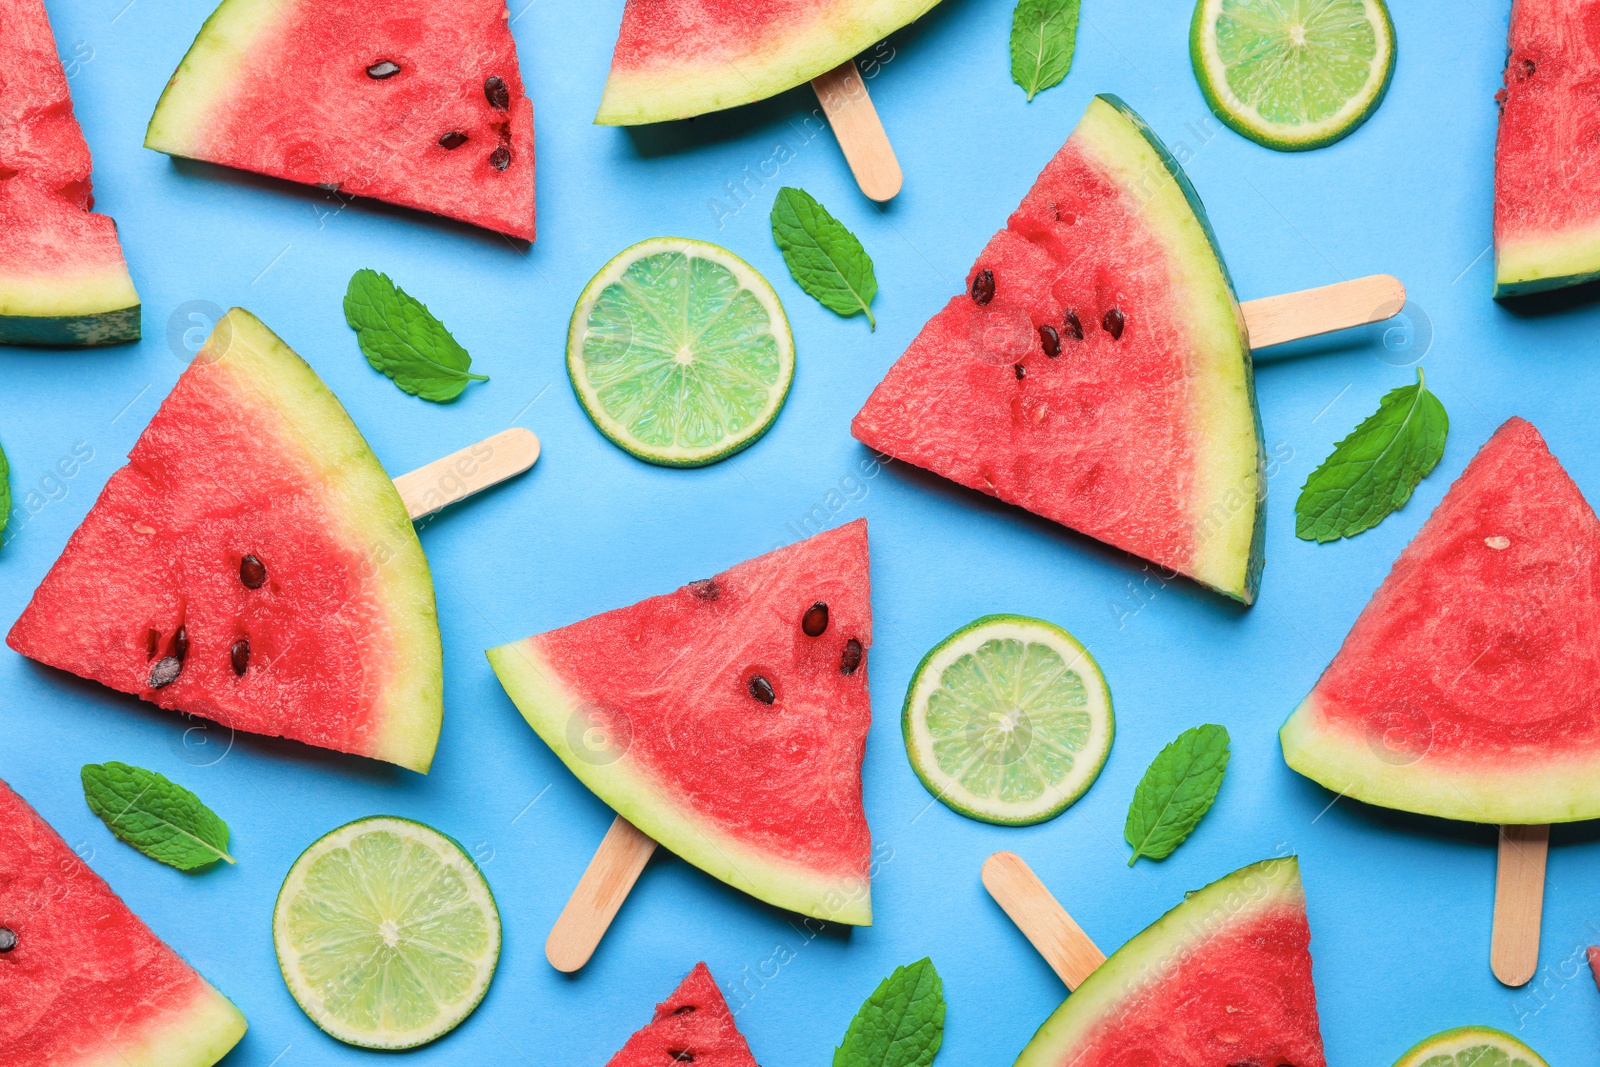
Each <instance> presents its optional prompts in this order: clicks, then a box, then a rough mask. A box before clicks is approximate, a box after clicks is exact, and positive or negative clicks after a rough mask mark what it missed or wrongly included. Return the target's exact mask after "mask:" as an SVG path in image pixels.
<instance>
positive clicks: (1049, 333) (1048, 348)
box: [1039, 322, 1061, 359]
mask: <svg viewBox="0 0 1600 1067" xmlns="http://www.w3.org/2000/svg"><path fill="white" fill-rule="evenodd" d="M1039 345H1040V347H1042V348H1043V349H1044V354H1045V355H1047V356H1049V357H1050V358H1051V359H1055V358H1056V357H1057V356H1059V355H1060V354H1061V335H1060V334H1059V333H1056V328H1055V327H1054V326H1052V325H1050V324H1049V323H1048V322H1047V323H1045V324H1044V325H1043V326H1040V327H1039Z"/></svg>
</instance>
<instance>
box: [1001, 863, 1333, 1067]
mask: <svg viewBox="0 0 1600 1067" xmlns="http://www.w3.org/2000/svg"><path fill="white" fill-rule="evenodd" d="M1325 1063H1326V1061H1325V1060H1324V1059H1323V1055H1322V1034H1321V1031H1320V1030H1319V1029H1318V1025H1317V993H1316V989H1315V988H1314V987H1313V986H1312V984H1311V928H1310V926H1309V925H1308V924H1307V922H1306V901H1305V890H1304V889H1303V888H1302V887H1301V885H1300V864H1299V862H1298V861H1297V860H1296V859H1295V858H1294V857H1293V856H1290V857H1288V858H1285V859H1275V860H1263V861H1261V862H1260V863H1255V864H1251V865H1250V866H1248V867H1244V868H1241V869H1240V870H1237V871H1235V872H1233V873H1232V874H1230V875H1228V876H1227V877H1225V878H1221V879H1218V880H1217V881H1215V882H1212V883H1211V884H1210V885H1208V886H1206V887H1205V888H1204V889H1201V890H1199V891H1197V892H1194V893H1190V894H1189V895H1188V896H1187V897H1186V898H1184V901H1183V903H1181V904H1179V905H1178V906H1177V907H1175V908H1173V909H1172V910H1171V911H1169V912H1167V914H1166V915H1164V916H1162V917H1161V918H1160V919H1159V920H1157V921H1156V922H1155V923H1154V924H1153V925H1151V926H1149V927H1147V928H1146V929H1145V930H1143V931H1142V932H1141V933H1139V934H1136V935H1135V936H1134V937H1133V939H1132V940H1130V941H1129V942H1128V943H1127V944H1125V945H1123V946H1122V947H1121V948H1120V949H1118V950H1117V951H1116V952H1115V953H1114V954H1113V955H1112V956H1111V958H1110V959H1108V960H1106V962H1104V963H1102V964H1101V965H1100V966H1099V967H1098V968H1096V969H1095V971H1094V972H1093V973H1092V974H1090V975H1089V977H1088V978H1086V979H1084V982H1083V984H1082V985H1080V986H1079V987H1078V989H1077V991H1076V992H1075V993H1073V994H1072V995H1071V996H1069V997H1068V998H1067V999H1066V1002H1065V1003H1063V1004H1062V1005H1061V1007H1059V1008H1057V1009H1056V1012H1055V1014H1054V1015H1052V1016H1050V1018H1049V1019H1048V1020H1046V1022H1045V1024H1044V1025H1043V1026H1041V1027H1040V1028H1039V1032H1038V1033H1037V1034H1035V1035H1034V1037H1033V1040H1032V1041H1031V1042H1029V1043H1028V1047H1027V1048H1025V1049H1023V1050H1022V1055H1021V1056H1019V1057H1018V1058H1017V1067H1067V1065H1069V1064H1070V1065H1072V1067H1133V1065H1136V1064H1163V1065H1165V1064H1184V1065H1193V1067H1228V1065H1238V1064H1249V1065H1250V1067H1325Z"/></svg>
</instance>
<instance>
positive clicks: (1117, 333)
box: [1100, 308, 1128, 341]
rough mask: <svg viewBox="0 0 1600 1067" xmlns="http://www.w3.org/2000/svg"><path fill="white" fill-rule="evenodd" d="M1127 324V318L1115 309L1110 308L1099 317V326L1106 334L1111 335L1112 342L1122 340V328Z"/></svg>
mask: <svg viewBox="0 0 1600 1067" xmlns="http://www.w3.org/2000/svg"><path fill="white" fill-rule="evenodd" d="M1127 324H1128V317H1127V316H1126V315H1124V314H1123V313H1122V312H1120V311H1118V310H1117V309H1116V308H1112V309H1111V310H1110V311H1108V312H1106V313H1105V314H1104V315H1102V316H1100V325H1101V326H1103V327H1104V328H1105V331H1106V333H1109V334H1110V335H1111V339H1112V340H1113V341H1118V340H1121V339H1122V328H1123V327H1124V326H1126V325H1127Z"/></svg>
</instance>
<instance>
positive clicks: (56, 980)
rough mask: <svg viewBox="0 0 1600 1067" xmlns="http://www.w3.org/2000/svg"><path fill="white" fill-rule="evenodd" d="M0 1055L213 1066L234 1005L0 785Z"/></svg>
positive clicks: (69, 1063) (98, 1064)
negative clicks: (0, 1007) (0, 1008)
mask: <svg viewBox="0 0 1600 1067" xmlns="http://www.w3.org/2000/svg"><path fill="white" fill-rule="evenodd" d="M0 824H3V825H4V826H5V828H6V830H5V833H3V834H0V886H4V887H5V892H4V894H3V895H0V946H4V947H3V952H4V955H3V956H0V961H3V962H0V1004H4V1005H5V1010H4V1011H0V1061H3V1062H5V1063H7V1064H15V1065H17V1067H23V1065H41V1067H42V1065H48V1067H113V1065H116V1067H211V1064H214V1063H216V1062H217V1061H218V1060H220V1059H222V1057H223V1056H225V1055H227V1053H228V1050H229V1049H231V1048H233V1046H234V1045H236V1044H238V1043H239V1039H240V1038H241V1037H243V1036H244V1031H245V1020H244V1016H243V1015H242V1014H240V1012H239V1009H238V1008H236V1007H234V1006H233V1004H232V1003H231V1002H229V1000H228V998H227V997H224V996H223V995H222V994H221V993H219V992H217V991H216V990H215V989H214V988H212V986H211V985H210V983H208V982H207V981H206V980H205V979H204V978H201V977H200V975H198V974H196V973H195V971H194V969H193V968H192V967H190V966H189V965H188V964H187V963H185V962H184V961H183V959H182V958H181V957H180V956H179V955H178V954H177V953H176V952H174V951H173V950H172V949H171V948H169V947H167V945H166V943H165V942H163V941H162V940H161V939H160V938H158V937H157V936H156V935H155V934H154V933H152V932H151V930H150V928H149V927H148V926H146V925H145V924H144V923H142V922H140V921H139V917H138V916H137V915H135V914H133V912H131V911H129V910H128V906H127V905H126V904H124V903H123V902H122V898H120V897H118V896H117V894H116V893H114V892H112V890H111V887H110V886H108V885H106V883H105V881H104V880H102V879H101V878H100V876H99V875H97V874H95V873H94V871H92V870H90V869H89V867H88V866H87V865H86V864H85V863H84V862H83V860H82V859H80V858H79V857H78V854H77V853H76V852H74V851H73V850H72V849H71V848H70V847H68V845H67V843H66V842H65V841H63V840H62V839H61V835H59V834H57V833H56V832H55V830H53V829H51V827H50V824H49V823H47V822H45V821H44V819H42V818H41V817H40V816H39V813H38V812H36V811H34V810H33V808H31V807H30V806H29V805H28V802H27V801H25V800H23V799H22V798H21V797H20V796H18V795H17V794H16V793H14V792H12V790H11V787H10V786H8V785H7V784H6V783H5V782H3V781H0Z"/></svg>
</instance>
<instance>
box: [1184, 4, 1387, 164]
mask: <svg viewBox="0 0 1600 1067" xmlns="http://www.w3.org/2000/svg"><path fill="white" fill-rule="evenodd" d="M1189 58H1190V61H1191V62H1192V63H1193V64H1194V74H1195V77H1196V78H1197V79H1199V82H1200V90H1201V92H1203V93H1204V94H1205V97H1206V103H1208V104H1210V105H1211V110H1212V111H1214V112H1215V113H1216V115H1217V117H1218V118H1220V119H1221V120H1222V121H1223V122H1226V123H1227V124H1228V125H1229V126H1231V127H1233V128H1234V129H1235V130H1237V131H1238V132H1240V133H1242V134H1244V135H1245V136H1246V137H1248V138H1250V139H1251V140H1252V141H1255V142H1257V143H1258V144H1263V145H1266V146H1267V147H1268V148H1275V149H1278V150H1279V151H1285V152H1292V151H1297V150H1301V149H1307V148H1321V147H1322V146H1323V145H1329V144H1332V143H1333V142H1335V141H1337V140H1339V139H1340V138H1341V137H1345V136H1347V135H1348V134H1349V133H1350V131H1352V130H1354V129H1355V128H1356V127H1357V126H1359V125H1361V124H1362V123H1363V122H1365V121H1366V120H1367V117H1368V116H1369V115H1371V114H1372V112H1373V111H1375V110H1377V107H1378V104H1379V103H1380V102H1381V101H1382V100H1383V94H1384V92H1385V91H1386V90H1387V89H1388V88H1389V77H1390V75H1391V74H1393V73H1394V24H1393V23H1392V22H1391V21H1390V20H1389V9H1388V8H1386V7H1384V4H1383V0H1198V3H1196V5H1195V9H1194V22H1193V23H1192V24H1191V25H1190V28H1189Z"/></svg>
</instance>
